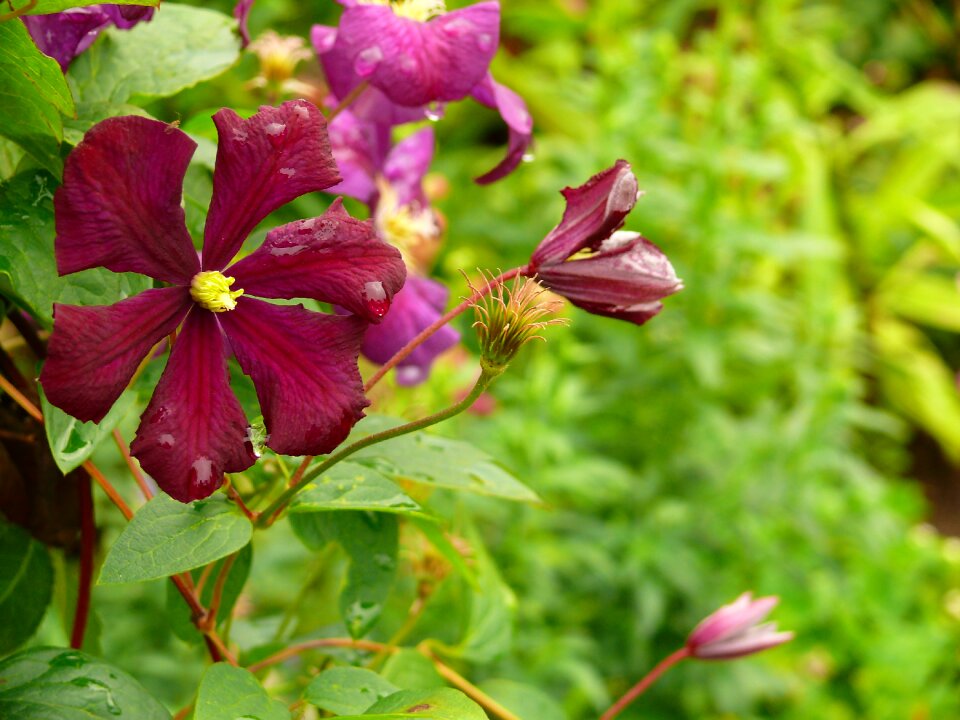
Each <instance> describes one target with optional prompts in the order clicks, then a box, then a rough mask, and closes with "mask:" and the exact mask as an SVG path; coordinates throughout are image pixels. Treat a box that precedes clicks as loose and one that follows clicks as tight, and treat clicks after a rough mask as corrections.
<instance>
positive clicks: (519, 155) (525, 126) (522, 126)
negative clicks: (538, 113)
mask: <svg viewBox="0 0 960 720" xmlns="http://www.w3.org/2000/svg"><path fill="white" fill-rule="evenodd" d="M471 95H472V96H473V99H474V100H476V101H477V102H479V103H481V104H483V105H486V106H487V107H489V108H493V109H494V110H496V111H497V112H499V113H500V117H502V118H503V121H504V122H505V123H506V124H507V128H508V129H509V131H510V136H509V145H508V147H507V154H506V156H505V157H504V158H503V160H501V161H500V162H499V163H498V164H497V166H496V167H495V168H493V169H492V170H490V171H489V172H487V173H486V174H484V175H481V176H480V177H478V178H476V179H475V180H474V182H476V183H477V184H478V185H487V184H489V183H492V182H495V181H496V180H499V179H501V178H503V177H506V176H507V175H509V174H510V173H512V172H513V171H514V170H515V169H516V167H517V166H518V165H519V164H520V163H521V162H522V161H523V157H524V155H526V152H527V150H528V149H529V147H530V144H531V143H532V142H533V118H532V117H531V116H530V112H529V111H528V110H527V104H526V103H525V102H524V101H523V98H522V97H520V96H519V95H517V93H515V92H514V91H513V90H511V89H510V88H508V87H506V86H504V85H501V84H500V83H498V82H497V81H496V80H494V79H493V76H492V75H491V74H490V73H487V75H486V77H485V78H484V79H483V81H482V82H481V83H480V84H479V85H477V87H475V88H474V89H473V91H472V92H471Z"/></svg>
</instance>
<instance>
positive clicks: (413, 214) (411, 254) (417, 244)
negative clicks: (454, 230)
mask: <svg viewBox="0 0 960 720" xmlns="http://www.w3.org/2000/svg"><path fill="white" fill-rule="evenodd" d="M377 187H378V188H379V189H380V200H379V202H378V203H377V209H376V212H374V216H373V222H374V225H375V226H376V228H377V230H378V231H379V232H380V237H382V238H383V239H384V240H386V241H387V242H389V243H390V244H391V245H393V246H394V247H396V248H397V249H398V250H399V251H400V254H401V255H403V259H404V262H405V263H406V264H407V267H418V266H419V265H420V264H421V263H420V262H419V261H420V260H421V259H427V258H429V256H430V255H431V254H432V252H433V250H434V246H435V245H436V244H437V242H438V241H439V239H440V225H439V224H438V222H437V216H436V214H435V213H434V212H433V210H431V209H430V208H429V207H427V208H419V207H416V206H414V205H401V204H400V203H399V198H398V197H397V192H396V190H394V189H393V187H391V186H390V184H389V183H387V182H386V181H385V180H383V179H382V178H380V179H379V180H378V181H377Z"/></svg>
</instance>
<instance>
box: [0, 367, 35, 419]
mask: <svg viewBox="0 0 960 720" xmlns="http://www.w3.org/2000/svg"><path fill="white" fill-rule="evenodd" d="M0 390H3V391H4V392H5V393H6V394H7V395H9V396H10V397H12V398H13V401H14V402H15V403H16V404H17V405H19V406H20V407H22V408H23V409H24V410H26V411H27V415H29V416H30V417H32V418H33V419H34V420H36V421H37V422H38V423H42V422H43V413H42V412H40V408H38V407H37V406H36V405H34V404H33V403H32V402H30V399H29V398H28V397H27V396H26V395H24V394H23V393H22V392H20V391H19V390H17V388H16V387H14V385H13V383H11V382H10V381H9V380H7V379H6V378H5V377H4V376H3V375H0Z"/></svg>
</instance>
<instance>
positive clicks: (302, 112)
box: [293, 105, 310, 120]
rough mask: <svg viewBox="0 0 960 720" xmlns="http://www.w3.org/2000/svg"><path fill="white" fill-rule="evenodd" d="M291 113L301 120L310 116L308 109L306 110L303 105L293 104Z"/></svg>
mask: <svg viewBox="0 0 960 720" xmlns="http://www.w3.org/2000/svg"><path fill="white" fill-rule="evenodd" d="M293 114H294V115H296V116H297V117H298V118H300V119H301V120H307V119H309V118H310V111H309V110H307V108H306V107H304V106H303V105H295V106H294V107H293Z"/></svg>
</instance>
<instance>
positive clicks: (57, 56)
mask: <svg viewBox="0 0 960 720" xmlns="http://www.w3.org/2000/svg"><path fill="white" fill-rule="evenodd" d="M153 12H154V10H153V8H151V7H141V6H137V5H90V6H88V7H82V8H71V9H69V10H64V11H63V12H59V13H51V14H50V15H26V16H24V17H23V22H24V24H25V25H26V26H27V29H28V30H29V31H30V37H32V38H33V41H34V42H35V43H36V44H37V47H38V48H40V52H42V53H43V54H44V55H49V56H50V57H52V58H53V59H54V60H56V61H57V62H58V63H60V68H61V69H62V70H63V71H64V72H66V71H67V68H69V67H70V63H72V62H73V59H74V58H75V57H76V56H77V55H79V54H80V53H82V52H83V51H84V50H86V49H87V48H88V47H90V46H91V45H92V44H93V41H94V40H96V39H97V36H98V35H99V34H100V32H101V31H103V30H105V29H106V28H108V27H114V26H115V27H118V28H120V29H121V30H129V29H130V28H132V27H133V26H134V25H136V24H137V23H138V22H141V21H147V20H150V19H151V18H153Z"/></svg>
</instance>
